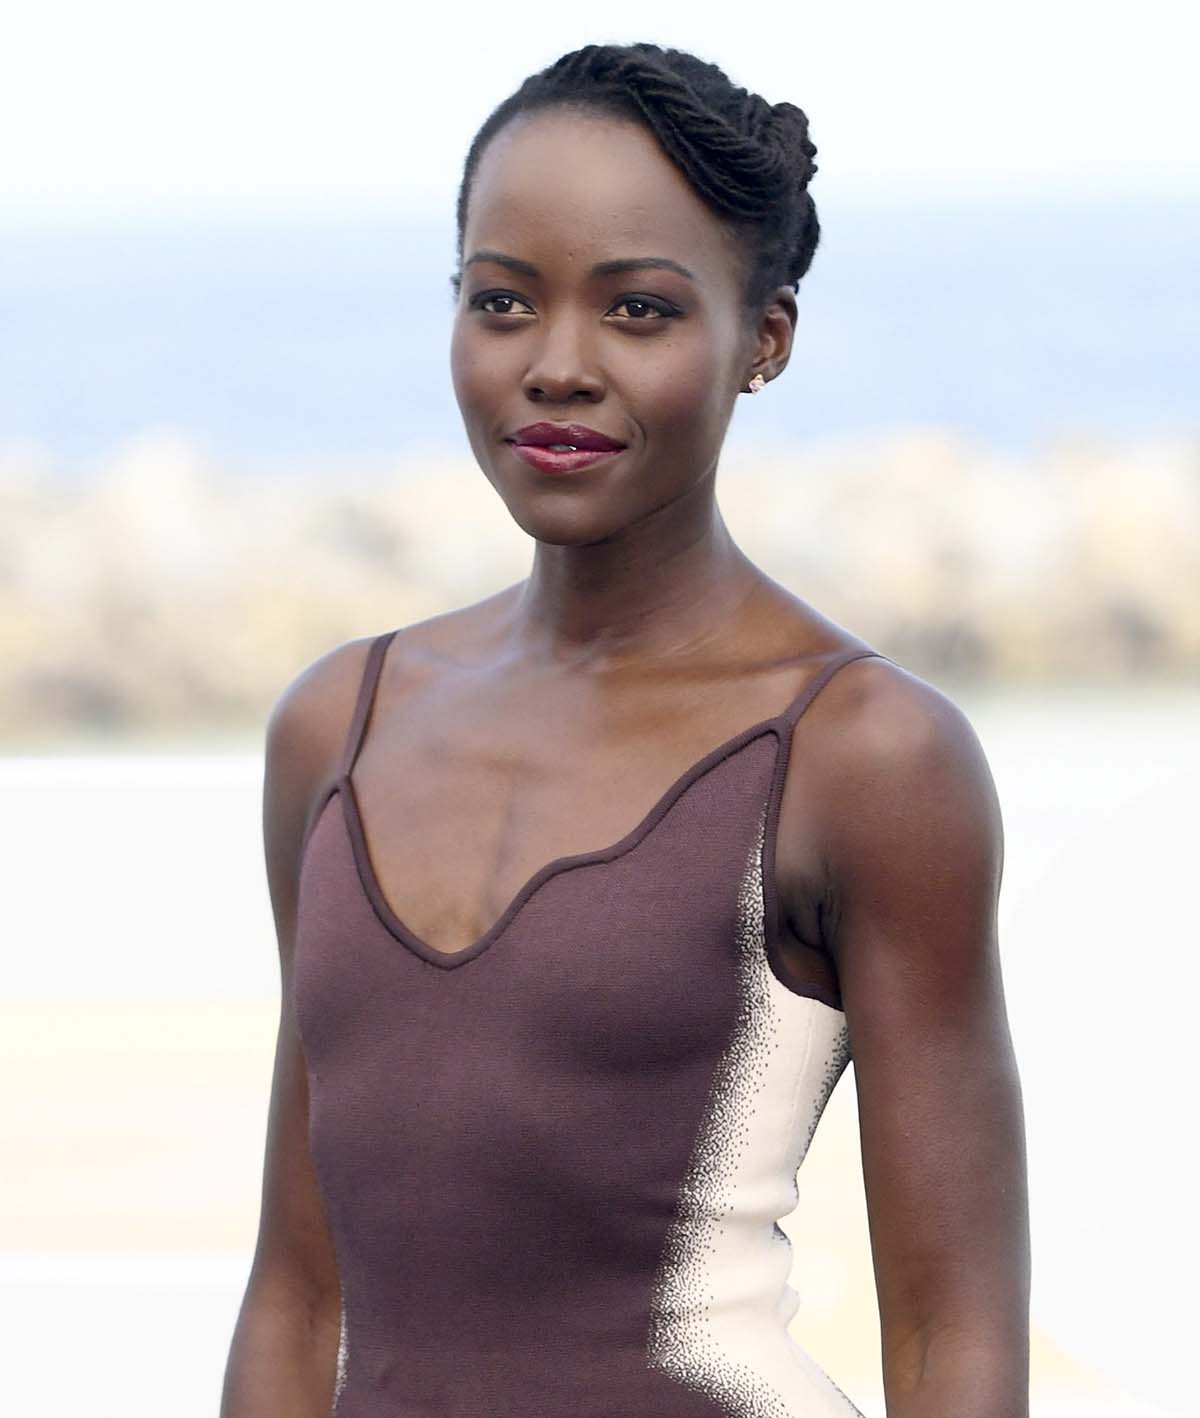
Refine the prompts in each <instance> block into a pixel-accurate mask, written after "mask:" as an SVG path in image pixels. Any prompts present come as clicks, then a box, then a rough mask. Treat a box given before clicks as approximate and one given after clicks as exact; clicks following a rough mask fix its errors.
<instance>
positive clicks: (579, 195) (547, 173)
mask: <svg viewBox="0 0 1200 1418" xmlns="http://www.w3.org/2000/svg"><path fill="white" fill-rule="evenodd" d="M478 247H491V248H496V249H499V250H502V251H505V252H508V253H509V254H511V255H514V256H527V257H528V258H529V259H530V260H532V261H534V262H535V263H536V264H537V265H539V266H541V265H542V264H543V262H545V263H547V264H549V263H550V262H552V261H553V260H555V259H557V260H558V261H574V260H578V261H580V262H581V263H582V262H583V261H584V260H585V259H588V260H601V259H605V258H617V257H624V256H646V255H653V256H669V257H673V258H674V259H675V260H677V261H679V262H681V264H683V265H685V266H687V267H689V268H690V269H691V270H693V271H695V272H696V274H697V276H699V277H704V276H707V277H708V278H709V279H712V280H715V279H717V278H718V277H719V276H721V275H724V276H725V277H726V278H727V279H728V278H730V277H731V275H732V272H731V267H732V266H733V265H734V263H735V262H736V261H737V256H738V251H737V246H736V243H735V241H734V239H733V236H732V233H731V232H730V231H729V230H728V229H727V228H726V227H725V225H724V224H723V223H722V222H721V220H720V219H719V217H718V216H717V215H716V214H715V213H714V212H713V211H712V210H711V209H710V208H709V207H707V206H706V205H705V204H704V203H703V202H702V201H701V200H700V198H699V197H698V196H697V195H696V193H695V191H694V190H693V189H692V187H691V185H690V184H689V183H688V180H687V178H686V177H685V176H684V175H683V173H682V172H681V171H680V170H679V169H678V168H677V167H676V166H675V164H674V163H673V162H672V161H671V160H670V159H669V158H668V157H667V155H666V154H665V153H664V152H663V150H662V149H661V148H660V147H659V145H658V141H657V139H656V138H655V137H654V135H653V134H652V133H651V132H650V131H649V129H647V128H645V127H643V126H642V125H641V124H639V123H635V122H633V121H631V120H624V119H621V118H618V117H609V116H608V115H607V114H598V113H577V112H572V111H570V110H560V109H552V110H548V111H543V112H540V113H535V114H532V115H528V116H524V115H523V116H521V117H519V118H517V119H514V120H513V121H512V122H510V123H508V124H506V125H505V126H504V127H503V128H502V129H501V130H500V131H499V132H498V133H497V134H496V135H495V137H494V138H492V140H491V141H490V142H489V143H488V145H487V147H486V148H485V149H484V151H483V153H482V155H481V157H480V159H479V164H478V166H477V168H476V170H475V175H474V178H473V180H472V184H471V195H470V201H469V206H468V211H467V222H466V229H465V232H464V257H469V256H470V255H471V252H472V251H473V250H474V249H476V248H478ZM535 251H536V253H540V255H541V259H540V260H539V259H538V255H537V254H535Z"/></svg>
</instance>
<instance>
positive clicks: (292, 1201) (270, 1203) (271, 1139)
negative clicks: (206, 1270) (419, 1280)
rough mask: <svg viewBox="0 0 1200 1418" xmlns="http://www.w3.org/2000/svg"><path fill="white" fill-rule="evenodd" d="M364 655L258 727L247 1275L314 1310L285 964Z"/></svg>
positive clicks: (323, 1293)
mask: <svg viewBox="0 0 1200 1418" xmlns="http://www.w3.org/2000/svg"><path fill="white" fill-rule="evenodd" d="M364 658H365V647H364V644H363V642H361V641H352V642H349V643H348V644H347V645H344V646H340V647H339V648H338V649H336V650H333V651H330V652H329V653H328V654H326V655H324V656H322V657H321V658H320V659H319V660H316V661H315V662H314V663H313V664H312V665H310V666H309V667H308V668H306V669H305V670H303V671H302V672H301V673H300V674H299V675H297V677H296V678H295V679H294V680H293V681H292V682H291V684H289V685H288V686H287V688H286V689H285V690H284V691H283V693H282V694H281V695H280V697H279V699H278V700H277V701H276V703H275V705H274V706H273V708H272V710H271V714H270V716H269V718H268V722H267V730H266V744H265V759H264V774H263V848H264V856H265V862H266V873H267V887H268V891H269V894H270V898H271V909H272V913H273V915H274V920H275V930H276V937H277V945H278V952H279V965H280V986H281V988H280V1012H279V1031H278V1036H277V1039H276V1045H275V1062H274V1070H273V1074H272V1081H271V1095H270V1102H269V1105H268V1115H267V1137H266V1148H265V1156H264V1162H263V1178H262V1204H261V1211H260V1215H259V1227H258V1239H257V1246H256V1249H255V1255H254V1265H253V1271H252V1282H253V1283H266V1284H270V1285H277V1286H280V1287H281V1288H282V1290H283V1291H284V1292H286V1293H288V1294H290V1295H293V1296H294V1297H296V1298H299V1299H302V1300H303V1301H304V1302H305V1303H306V1304H308V1305H310V1306H311V1307H313V1308H320V1307H322V1306H325V1305H327V1304H329V1303H335V1302H336V1300H337V1298H338V1296H339V1294H340V1286H339V1282H338V1276H337V1269H336V1263H335V1258H334V1251H333V1242H332V1237H331V1235H330V1232H329V1227H328V1223H327V1219H326V1216H325V1212H324V1207H323V1205H322V1202H321V1198H320V1192H319V1189H318V1185H317V1178H316V1174H315V1171H314V1168H313V1162H312V1156H311V1153H310V1150H309V1144H308V1101H309V1100H308V1082H307V1074H306V1070H305V1063H304V1055H303V1049H302V1045H301V1041H300V1038H299V1034H298V1030H297V1026H296V1019H295V1013H294V1009H293V992H292V961H293V955H294V950H295V940H296V918H297V904H298V897H299V877H300V862H301V854H302V850H303V847H304V843H305V840H306V838H307V835H308V833H309V831H310V830H311V827H312V818H313V815H314V813H315V812H316V810H317V808H318V806H319V804H320V802H321V801H322V799H323V798H324V796H325V790H326V788H327V787H328V785H329V783H330V782H331V781H332V779H333V776H334V774H335V773H336V770H337V764H338V761H339V758H340V754H341V751H342V748H343V743H344V738H345V734H346V731H347V728H348V726H349V722H350V717H351V714H352V712H353V700H354V696H355V693H356V689H357V682H358V675H359V674H360V672H361V666H362V662H363V660H364Z"/></svg>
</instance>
